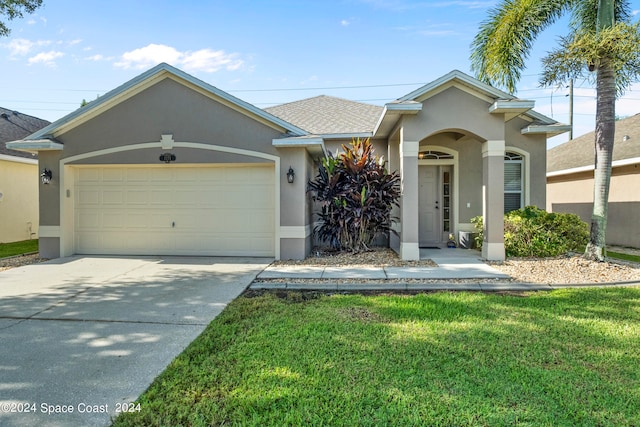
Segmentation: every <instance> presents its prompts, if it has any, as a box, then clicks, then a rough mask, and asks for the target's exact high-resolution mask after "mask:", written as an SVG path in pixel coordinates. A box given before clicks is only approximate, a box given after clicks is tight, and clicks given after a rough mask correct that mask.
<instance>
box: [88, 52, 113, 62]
mask: <svg viewBox="0 0 640 427" xmlns="http://www.w3.org/2000/svg"><path fill="white" fill-rule="evenodd" d="M84 59H85V60H87V61H96V62H97V61H110V60H112V59H113V57H108V56H104V55H101V54H99V53H98V54H95V55H91V56H87V57H85V58H84Z"/></svg>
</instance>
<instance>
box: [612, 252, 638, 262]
mask: <svg viewBox="0 0 640 427" xmlns="http://www.w3.org/2000/svg"><path fill="white" fill-rule="evenodd" d="M607 256H608V257H609V258H616V259H622V260H625V261H631V262H638V263H640V256H637V255H630V254H622V253H619V252H611V251H607Z"/></svg>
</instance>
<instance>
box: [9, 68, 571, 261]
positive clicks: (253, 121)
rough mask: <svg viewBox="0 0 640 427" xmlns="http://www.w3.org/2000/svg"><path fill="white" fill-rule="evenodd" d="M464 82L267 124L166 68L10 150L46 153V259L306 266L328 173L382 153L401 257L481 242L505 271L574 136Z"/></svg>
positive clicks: (444, 82)
mask: <svg viewBox="0 0 640 427" xmlns="http://www.w3.org/2000/svg"><path fill="white" fill-rule="evenodd" d="M533 106H534V101H529V100H521V99H517V98H514V97H513V96H511V95H509V94H507V93H505V92H502V91H499V90H497V89H495V88H493V87H490V86H488V85H486V84H484V83H481V82H480V81H478V80H476V79H474V78H472V77H470V76H468V75H466V74H464V73H462V72H460V71H452V72H451V73H449V74H447V75H445V76H443V77H441V78H439V79H437V80H435V81H433V82H431V83H429V84H427V85H425V86H423V87H421V88H420V89H417V90H415V91H413V92H411V93H409V94H408V95H406V96H404V97H401V98H399V99H397V100H396V101H394V102H390V103H388V104H386V105H385V106H383V107H378V106H372V105H367V104H362V103H357V102H351V101H346V100H342V99H337V98H333V97H316V98H311V99H308V100H303V101H299V102H294V103H289V104H285V105H282V106H278V107H273V108H269V109H267V110H263V109H259V108H257V107H255V106H253V105H251V104H249V103H247V102H245V101H242V100H240V99H238V98H236V97H234V96H232V95H230V94H228V93H226V92H223V91H222V90H220V89H218V88H216V87H214V86H211V85H210V84H208V83H205V82H203V81H201V80H199V79H197V78H194V77H193V76H191V75H189V74H187V73H184V72H183V71H181V70H179V69H176V68H174V67H172V66H170V65H167V64H160V65H157V66H156V67H154V68H152V69H150V70H148V71H147V72H144V73H143V74H141V75H139V76H138V77H136V78H134V79H132V80H130V81H128V82H126V83H124V84H123V85H121V86H120V87H118V88H116V89H114V90H112V91H111V92H108V93H106V94H105V95H103V96H102V97H100V98H98V99H97V100H95V101H93V102H91V103H90V104H88V105H87V106H85V107H83V108H81V109H78V110H77V111H75V112H73V113H71V114H69V115H67V116H65V117H63V118H61V119H60V120H58V121H56V122H54V123H52V124H51V125H50V126H47V127H46V128H44V129H42V130H40V131H38V132H36V133H34V134H32V135H30V136H28V137H26V138H24V139H22V140H19V141H15V142H12V143H10V144H9V146H10V148H12V149H19V150H26V151H36V152H38V153H39V164H40V165H39V167H40V170H41V172H43V173H48V174H50V180H49V183H48V184H42V185H41V186H40V189H41V191H40V251H41V254H42V256H45V257H59V256H67V255H71V254H129V255H135V254H139V255H156V254H165V255H167V254H173V255H238V256H240V255H242V256H265V257H273V258H276V259H300V258H304V257H305V256H306V255H307V254H308V253H310V251H311V249H312V247H313V244H314V241H313V233H312V231H313V226H314V218H313V203H312V201H311V199H310V197H309V195H308V194H307V192H306V184H307V182H308V180H309V179H313V178H314V177H315V176H316V174H317V165H318V162H319V159H320V158H321V157H322V156H324V155H325V153H326V151H327V150H332V151H334V152H335V150H337V149H338V148H339V146H340V144H342V143H349V142H350V141H351V139H352V138H353V137H368V138H371V140H372V141H373V143H374V144H375V147H376V150H377V153H378V154H380V155H384V156H385V158H386V159H387V161H388V166H389V168H390V169H392V170H398V171H399V173H400V175H401V178H402V184H401V185H402V197H401V200H400V208H399V209H398V211H397V212H396V215H397V217H398V218H399V220H398V221H397V223H396V225H395V230H396V231H397V235H395V234H394V235H392V236H391V238H390V246H391V247H392V248H393V249H394V250H396V251H397V252H398V253H399V254H400V256H401V257H402V258H403V259H407V260H412V259H418V258H419V256H420V249H419V248H420V247H421V246H430V245H438V244H441V243H442V242H446V241H447V238H448V235H449V234H450V233H453V234H456V233H457V232H458V231H460V230H472V227H473V226H472V224H471V223H470V219H471V218H472V217H474V216H477V215H483V216H484V226H485V234H484V236H485V242H484V246H483V256H484V257H485V258H487V259H495V260H500V259H503V258H504V256H505V255H504V239H503V213H504V210H505V207H509V208H515V207H520V206H523V205H529V204H533V205H538V206H545V203H546V199H545V170H546V140H547V137H548V136H549V135H556V134H558V133H562V132H565V131H567V130H568V127H567V126H565V125H561V124H559V123H557V122H556V121H554V120H552V119H550V118H548V117H545V116H543V115H541V114H539V113H537V112H535V111H533V110H532V108H533Z"/></svg>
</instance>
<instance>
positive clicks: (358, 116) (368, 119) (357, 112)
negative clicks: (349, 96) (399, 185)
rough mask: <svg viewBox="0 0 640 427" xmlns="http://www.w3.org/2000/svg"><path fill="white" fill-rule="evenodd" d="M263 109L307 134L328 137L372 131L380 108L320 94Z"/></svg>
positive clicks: (380, 112)
mask: <svg viewBox="0 0 640 427" xmlns="http://www.w3.org/2000/svg"><path fill="white" fill-rule="evenodd" d="M264 110H265V111H266V112H267V113H270V114H273V115H274V116H276V117H278V118H280V119H282V120H285V121H287V122H289V123H291V124H292V125H294V126H297V127H299V128H301V129H304V130H306V131H307V132H309V133H312V134H315V135H329V134H349V133H365V132H373V130H374V128H375V126H376V123H377V122H378V120H379V119H380V115H381V114H382V110H383V107H380V106H377V105H371V104H364V103H362V102H355V101H349V100H346V99H342V98H335V97H333V96H326V95H320V96H316V97H313V98H308V99H303V100H301V101H294V102H290V103H287V104H282V105H276V106H274V107H269V108H265V109H264Z"/></svg>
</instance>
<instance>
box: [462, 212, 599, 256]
mask: <svg viewBox="0 0 640 427" xmlns="http://www.w3.org/2000/svg"><path fill="white" fill-rule="evenodd" d="M471 222H472V223H473V224H474V225H475V226H476V229H478V230H479V232H480V235H479V236H478V238H477V244H478V247H482V238H483V236H482V217H481V216H477V217H475V218H472V219H471ZM588 241H589V226H588V224H587V223H586V222H584V221H582V220H581V219H580V217H579V216H578V215H575V214H569V213H550V212H547V211H545V210H543V209H540V208H537V207H535V206H527V207H525V208H522V209H518V210H515V211H511V212H508V213H506V214H505V215H504V249H505V253H506V255H507V256H510V257H539V258H544V257H554V256H558V255H562V254H565V253H567V252H581V251H583V250H584V247H585V245H586V244H587V242H588Z"/></svg>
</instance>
